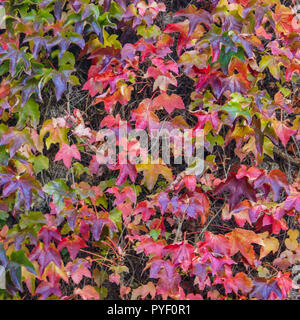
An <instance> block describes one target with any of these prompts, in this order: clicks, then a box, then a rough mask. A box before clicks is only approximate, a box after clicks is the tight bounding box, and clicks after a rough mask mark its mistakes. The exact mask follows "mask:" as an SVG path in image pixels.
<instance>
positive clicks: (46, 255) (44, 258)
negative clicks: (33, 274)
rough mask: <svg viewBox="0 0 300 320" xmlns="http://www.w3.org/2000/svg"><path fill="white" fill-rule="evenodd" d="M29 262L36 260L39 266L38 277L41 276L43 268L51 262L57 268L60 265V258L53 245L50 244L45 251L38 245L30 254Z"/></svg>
mask: <svg viewBox="0 0 300 320" xmlns="http://www.w3.org/2000/svg"><path fill="white" fill-rule="evenodd" d="M29 260H31V261H34V260H36V261H37V262H38V264H39V266H40V270H39V271H40V275H43V273H44V270H45V268H46V267H47V266H48V264H49V263H50V262H51V261H52V262H53V263H54V264H56V265H57V266H58V267H60V265H61V257H60V255H59V253H58V251H57V249H56V247H55V246H54V244H53V243H50V245H49V247H48V248H47V249H45V248H44V247H43V245H42V244H41V243H39V244H38V245H37V246H36V247H35V248H34V249H33V251H32V252H31V254H30V256H29Z"/></svg>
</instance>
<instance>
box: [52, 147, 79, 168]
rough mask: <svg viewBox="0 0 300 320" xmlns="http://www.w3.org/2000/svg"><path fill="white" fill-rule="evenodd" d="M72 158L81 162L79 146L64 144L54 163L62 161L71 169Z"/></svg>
mask: <svg viewBox="0 0 300 320" xmlns="http://www.w3.org/2000/svg"><path fill="white" fill-rule="evenodd" d="M72 158H75V159H77V160H81V156H80V153H79V151H78V149H77V146H76V145H75V144H72V145H71V146H69V145H67V144H63V145H62V146H61V148H60V150H59V151H58V152H57V154H56V156H55V159H54V161H59V160H62V161H63V162H64V164H65V166H66V167H67V168H68V169H70V167H71V162H72Z"/></svg>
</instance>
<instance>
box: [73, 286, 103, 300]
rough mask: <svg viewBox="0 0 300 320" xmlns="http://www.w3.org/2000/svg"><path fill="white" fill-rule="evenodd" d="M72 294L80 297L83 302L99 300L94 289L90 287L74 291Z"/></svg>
mask: <svg viewBox="0 0 300 320" xmlns="http://www.w3.org/2000/svg"><path fill="white" fill-rule="evenodd" d="M74 293H75V294H76V295H79V296H81V298H82V299H83V300H99V298H100V297H99V293H98V292H97V291H96V289H95V288H94V287H92V286H90V285H87V286H85V287H83V288H82V289H79V288H77V289H75V291H74Z"/></svg>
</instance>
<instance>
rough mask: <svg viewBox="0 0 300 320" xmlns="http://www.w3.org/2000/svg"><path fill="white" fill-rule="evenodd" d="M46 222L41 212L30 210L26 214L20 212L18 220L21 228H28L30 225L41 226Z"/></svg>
mask: <svg viewBox="0 0 300 320" xmlns="http://www.w3.org/2000/svg"><path fill="white" fill-rule="evenodd" d="M46 223H47V220H46V218H45V216H44V215H43V213H42V212H39V211H30V212H29V214H28V215H25V214H22V215H21V219H20V222H19V226H20V228H21V229H22V230H23V229H25V228H28V227H29V228H30V227H32V226H35V227H39V228H40V227H41V225H44V224H46Z"/></svg>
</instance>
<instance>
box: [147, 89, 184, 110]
mask: <svg viewBox="0 0 300 320" xmlns="http://www.w3.org/2000/svg"><path fill="white" fill-rule="evenodd" d="M152 105H153V107H154V108H155V107H159V106H163V107H164V108H165V109H166V111H167V112H168V113H169V114H171V113H172V112H173V111H174V110H175V109H185V108H184V103H183V101H182V99H181V97H180V96H178V95H177V94H174V93H173V94H171V95H170V96H169V95H168V94H167V93H165V92H164V93H162V94H160V95H159V96H158V97H156V98H155V99H154V100H153V103H152Z"/></svg>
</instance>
